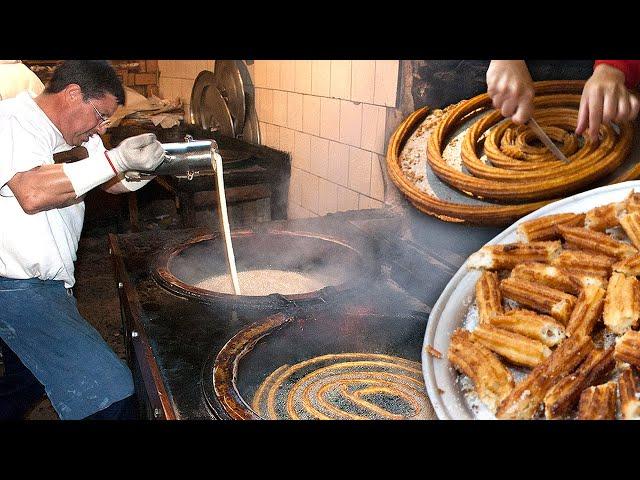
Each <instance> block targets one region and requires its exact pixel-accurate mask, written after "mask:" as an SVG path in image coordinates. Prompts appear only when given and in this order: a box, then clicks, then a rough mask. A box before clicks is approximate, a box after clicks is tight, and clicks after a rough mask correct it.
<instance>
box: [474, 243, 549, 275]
mask: <svg viewBox="0 0 640 480" xmlns="http://www.w3.org/2000/svg"><path fill="white" fill-rule="evenodd" d="M560 250H561V243H560V241H558V240H556V241H553V242H531V243H508V244H502V245H485V246H484V247H482V248H481V249H480V250H478V251H477V252H475V253H474V254H472V255H471V256H470V257H469V260H468V261H467V265H468V266H469V268H483V269H486V270H510V269H512V268H513V267H515V266H516V265H517V264H519V263H524V262H542V263H545V262H550V261H551V260H552V259H553V258H554V257H555V256H556V255H557V254H558V253H559V252H560Z"/></svg>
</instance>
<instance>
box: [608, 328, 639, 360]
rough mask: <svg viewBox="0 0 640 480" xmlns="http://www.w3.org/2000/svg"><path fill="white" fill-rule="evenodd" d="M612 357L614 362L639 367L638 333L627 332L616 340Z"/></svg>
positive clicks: (633, 331)
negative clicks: (617, 361)
mask: <svg viewBox="0 0 640 480" xmlns="http://www.w3.org/2000/svg"><path fill="white" fill-rule="evenodd" d="M613 356H614V357H615V359H616V360H619V361H621V362H626V363H630V364H631V365H634V366H636V367H640V332H636V331H635V330H629V331H628V332H627V333H625V334H624V335H622V336H621V337H619V338H618V339H616V349H615V351H614V353H613Z"/></svg>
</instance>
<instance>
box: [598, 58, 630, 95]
mask: <svg viewBox="0 0 640 480" xmlns="http://www.w3.org/2000/svg"><path fill="white" fill-rule="evenodd" d="M600 64H606V65H611V66H612V67H615V68H617V69H618V70H620V71H622V73H624V79H625V82H624V84H625V85H626V86H627V88H634V87H635V86H637V85H638V83H640V60H596V62H595V65H594V68H595V67H597V66H598V65H600Z"/></svg>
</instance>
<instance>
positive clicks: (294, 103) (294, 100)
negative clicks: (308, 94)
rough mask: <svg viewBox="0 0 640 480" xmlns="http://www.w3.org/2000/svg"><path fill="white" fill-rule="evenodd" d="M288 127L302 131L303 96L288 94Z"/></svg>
mask: <svg viewBox="0 0 640 480" xmlns="http://www.w3.org/2000/svg"><path fill="white" fill-rule="evenodd" d="M287 127H289V128H291V129H293V130H297V131H302V129H303V128H302V94H300V93H291V92H289V93H287Z"/></svg>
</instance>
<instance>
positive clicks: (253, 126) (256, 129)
mask: <svg viewBox="0 0 640 480" xmlns="http://www.w3.org/2000/svg"><path fill="white" fill-rule="evenodd" d="M238 138H240V139H242V140H244V141H245V142H248V143H253V144H255V145H260V144H261V143H262V142H261V137H260V125H259V123H258V114H257V113H256V107H255V105H254V102H253V98H252V96H251V95H250V94H249V93H248V92H247V118H246V121H245V123H244V129H243V130H242V133H240V134H239V135H238Z"/></svg>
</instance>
